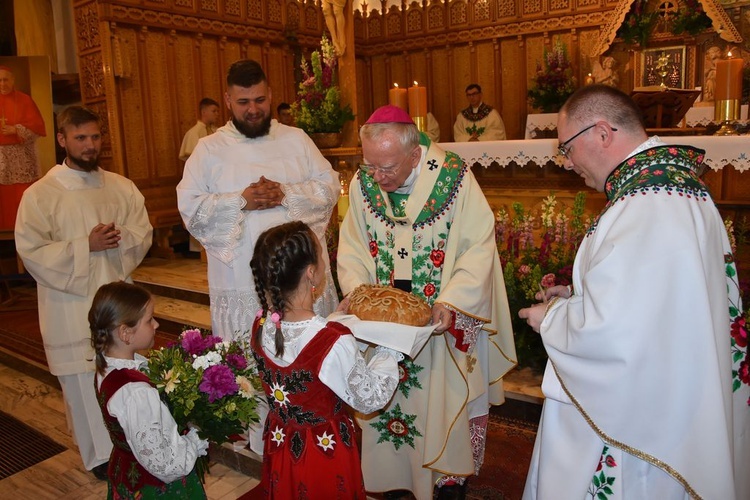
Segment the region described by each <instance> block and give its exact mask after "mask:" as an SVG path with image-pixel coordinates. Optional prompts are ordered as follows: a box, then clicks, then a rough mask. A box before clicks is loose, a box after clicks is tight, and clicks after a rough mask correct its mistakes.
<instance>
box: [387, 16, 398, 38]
mask: <svg viewBox="0 0 750 500" xmlns="http://www.w3.org/2000/svg"><path fill="white" fill-rule="evenodd" d="M386 23H387V24H386V33H388V36H392V35H399V34H401V13H400V12H396V13H395V14H388V17H386Z"/></svg>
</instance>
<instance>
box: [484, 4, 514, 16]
mask: <svg viewBox="0 0 750 500" xmlns="http://www.w3.org/2000/svg"><path fill="white" fill-rule="evenodd" d="M488 8H489V7H488ZM497 15H498V17H513V16H515V15H516V0H498V1H497Z"/></svg>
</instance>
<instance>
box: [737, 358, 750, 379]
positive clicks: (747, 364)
mask: <svg viewBox="0 0 750 500" xmlns="http://www.w3.org/2000/svg"><path fill="white" fill-rule="evenodd" d="M737 376H738V377H739V379H740V381H741V382H743V383H745V384H750V360H748V359H745V361H743V362H742V363H740V369H739V370H738V371H737Z"/></svg>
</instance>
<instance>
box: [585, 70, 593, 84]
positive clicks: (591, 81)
mask: <svg viewBox="0 0 750 500" xmlns="http://www.w3.org/2000/svg"><path fill="white" fill-rule="evenodd" d="M593 83H594V77H593V76H591V73H589V74H588V75H586V85H592V84H593Z"/></svg>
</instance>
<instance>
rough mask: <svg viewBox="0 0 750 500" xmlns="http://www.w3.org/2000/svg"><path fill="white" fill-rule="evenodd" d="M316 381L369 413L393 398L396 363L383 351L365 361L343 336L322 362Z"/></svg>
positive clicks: (353, 341) (353, 342)
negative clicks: (321, 382)
mask: <svg viewBox="0 0 750 500" xmlns="http://www.w3.org/2000/svg"><path fill="white" fill-rule="evenodd" d="M320 380H322V381H323V383H324V384H326V385H327V386H328V387H330V388H331V390H332V391H333V392H335V393H336V394H337V395H338V396H339V397H340V398H341V399H343V400H344V402H346V403H347V404H348V405H349V406H351V407H352V408H354V409H355V410H357V411H359V412H362V413H372V412H373V411H376V410H379V409H380V408H382V407H383V406H385V405H386V404H387V403H388V401H390V399H391V397H392V396H393V393H394V391H395V390H396V386H397V385H398V362H397V361H396V358H395V357H394V356H393V354H391V353H389V352H387V351H385V350H381V351H378V352H376V353H375V354H374V355H373V357H372V358H371V359H370V361H369V363H368V362H366V361H365V359H364V358H363V357H362V353H361V352H360V351H359V348H358V345H357V341H356V339H355V338H354V336H352V335H345V336H343V337H341V338H340V339H339V340H338V341H337V342H336V343H335V344H334V346H333V347H332V348H331V351H330V352H329V353H328V356H326V359H324V360H323V364H322V366H321V368H320Z"/></svg>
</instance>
